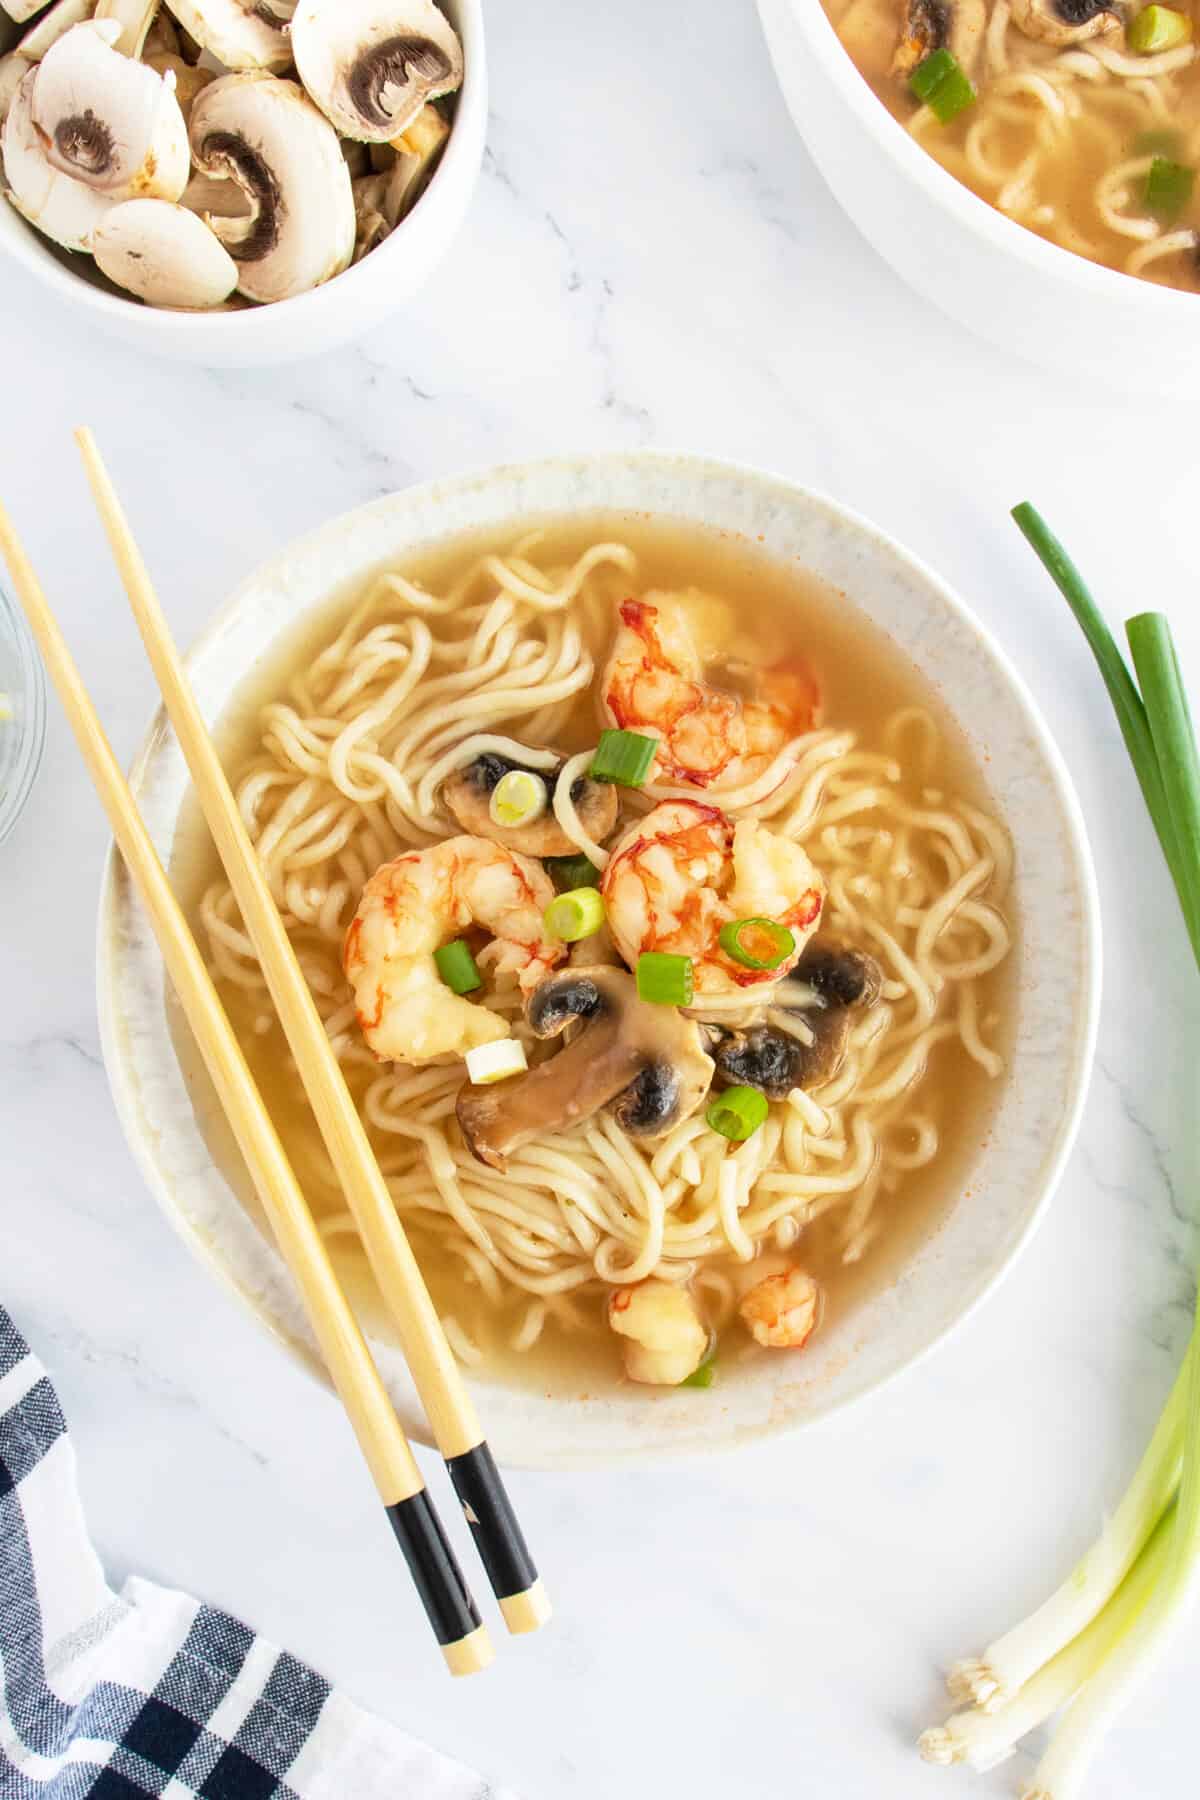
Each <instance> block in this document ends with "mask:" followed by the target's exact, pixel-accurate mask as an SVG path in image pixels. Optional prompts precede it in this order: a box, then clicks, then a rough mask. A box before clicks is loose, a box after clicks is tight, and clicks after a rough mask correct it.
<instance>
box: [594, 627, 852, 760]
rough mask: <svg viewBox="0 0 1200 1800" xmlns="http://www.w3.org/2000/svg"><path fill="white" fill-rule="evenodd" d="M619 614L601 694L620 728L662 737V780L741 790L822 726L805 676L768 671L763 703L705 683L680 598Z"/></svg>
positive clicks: (795, 669)
mask: <svg viewBox="0 0 1200 1800" xmlns="http://www.w3.org/2000/svg"><path fill="white" fill-rule="evenodd" d="M618 613H619V616H620V621H621V622H620V625H619V626H618V629H617V635H616V639H615V641H614V643H613V649H612V655H611V656H610V658H609V661H608V666H607V668H606V669H605V671H604V678H603V682H602V686H601V693H602V696H603V700H604V706H605V710H606V712H607V714H608V717H609V718H610V719H611V720H612V722H613V724H614V725H618V726H620V727H622V728H625V729H629V730H634V731H636V730H639V729H644V730H647V731H653V732H655V733H657V735H658V737H659V738H660V740H661V746H660V749H659V751H658V755H657V758H656V765H655V766H656V771H657V775H658V777H659V779H665V780H668V781H677V782H681V783H682V784H683V785H684V786H687V787H700V788H707V787H715V788H722V787H725V788H731V787H738V786H740V785H741V784H742V783H744V782H746V781H752V780H753V779H754V778H755V776H756V775H758V774H759V773H760V772H761V770H762V769H763V768H764V767H765V765H766V764H767V763H768V762H769V761H770V759H771V758H772V757H773V756H776V755H777V754H778V752H779V751H780V750H782V749H783V748H784V746H785V745H786V744H787V742H788V740H789V739H790V738H794V737H798V736H800V735H801V734H802V733H803V732H806V731H810V730H811V729H812V727H813V726H814V725H815V724H816V722H817V718H818V714H819V710H820V696H819V693H818V690H817V686H816V683H815V681H814V680H813V677H812V674H811V671H810V670H808V669H807V668H805V667H803V666H801V665H799V664H795V665H791V664H787V665H781V666H779V667H777V668H775V669H768V670H766V671H764V672H763V673H762V674H761V675H760V676H759V678H758V683H757V686H758V693H757V695H756V696H755V697H754V698H751V699H742V698H741V697H740V696H739V695H737V694H731V693H726V692H724V691H723V690H722V689H720V688H717V687H713V686H712V685H711V684H710V683H708V682H706V681H705V680H704V665H703V663H702V661H701V658H700V655H699V652H698V651H697V648H696V643H695V639H694V637H693V634H692V630H691V627H690V625H689V623H688V616H687V613H686V611H685V609H684V607H683V605H682V604H681V602H680V601H679V600H678V599H677V598H676V597H675V596H673V595H671V594H660V593H653V594H650V595H648V596H647V598H646V599H644V600H623V601H622V602H621V604H620V606H619V607H618Z"/></svg>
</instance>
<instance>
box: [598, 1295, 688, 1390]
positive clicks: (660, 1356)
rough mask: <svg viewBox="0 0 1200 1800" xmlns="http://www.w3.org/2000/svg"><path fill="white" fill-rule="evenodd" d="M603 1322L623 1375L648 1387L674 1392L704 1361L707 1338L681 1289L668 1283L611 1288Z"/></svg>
mask: <svg viewBox="0 0 1200 1800" xmlns="http://www.w3.org/2000/svg"><path fill="white" fill-rule="evenodd" d="M608 1322H609V1324H610V1325H611V1326H612V1328H613V1330H614V1331H615V1332H616V1333H617V1335H618V1337H623V1338H624V1339H625V1340H626V1342H625V1343H624V1344H623V1345H622V1347H621V1348H622V1355H623V1357H624V1360H625V1373H626V1374H627V1375H628V1376H629V1379H630V1380H631V1381H644V1382H648V1383H649V1384H650V1385H651V1386H653V1387H678V1386H679V1383H680V1382H681V1381H686V1380H687V1378H688V1376H689V1375H690V1374H691V1373H692V1372H693V1370H695V1369H698V1368H699V1367H700V1364H701V1363H702V1362H703V1361H704V1355H705V1352H706V1351H707V1349H708V1332H707V1331H706V1330H705V1328H704V1323H703V1321H702V1320H701V1318H700V1314H699V1313H698V1312H697V1310H696V1303H695V1301H694V1300H693V1299H692V1297H691V1295H690V1294H689V1293H688V1291H687V1289H686V1288H681V1287H676V1286H675V1285H674V1284H673V1283H672V1282H669V1281H653V1280H651V1281H639V1282H638V1284H637V1286H636V1287H623V1288H617V1289H616V1291H615V1292H614V1294H613V1295H612V1297H611V1299H610V1300H609V1303H608Z"/></svg>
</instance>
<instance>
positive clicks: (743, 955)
mask: <svg viewBox="0 0 1200 1800" xmlns="http://www.w3.org/2000/svg"><path fill="white" fill-rule="evenodd" d="M719 941H720V945H721V948H722V950H723V951H724V952H725V954H726V956H730V957H732V958H733V960H734V962H736V963H741V965H742V967H743V968H744V969H777V968H778V967H779V965H780V963H781V962H786V961H787V959H788V957H789V956H790V955H791V954H792V951H793V950H794V949H795V948H796V940H795V938H794V937H793V936H792V934H791V932H790V931H789V930H788V928H787V926H786V925H776V923H775V921H774V920H773V919H733V920H731V921H730V923H729V924H728V925H722V927H721V932H720V939H719Z"/></svg>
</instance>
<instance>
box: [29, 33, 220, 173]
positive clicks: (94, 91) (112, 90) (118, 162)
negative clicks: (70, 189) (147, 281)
mask: <svg viewBox="0 0 1200 1800" xmlns="http://www.w3.org/2000/svg"><path fill="white" fill-rule="evenodd" d="M119 32H120V26H119V25H118V24H117V22H116V20H115V19H107V20H102V21H100V22H99V23H97V22H95V21H93V22H92V23H90V24H87V25H76V26H75V27H74V28H73V29H72V30H71V31H68V32H67V34H66V36H65V37H62V38H60V39H59V41H58V43H57V44H55V45H54V46H53V47H52V48H51V49H50V50H48V51H47V52H46V55H45V56H44V57H43V58H42V61H41V63H40V64H39V66H38V71H37V78H36V81H35V83H34V89H33V121H34V124H35V125H36V127H37V129H38V131H39V132H40V133H41V135H42V140H43V142H44V144H45V146H46V157H47V160H48V161H49V162H50V164H51V165H52V166H53V167H54V168H56V169H59V170H61V172H62V173H63V174H64V175H70V176H71V177H72V178H73V179H74V180H76V181H82V182H84V183H85V184H86V185H87V186H88V187H93V188H97V189H99V190H100V192H101V193H104V194H106V195H107V196H108V198H109V199H110V200H114V201H115V200H132V199H135V198H147V199H152V198H156V199H161V200H178V198H179V196H180V195H181V194H182V192H183V190H184V188H185V187H186V186H187V178H188V168H189V155H188V141H187V128H186V126H185V125H184V122H183V114H182V112H181V111H180V109H179V102H178V101H177V100H176V98H175V82H174V78H173V77H172V76H169V75H166V76H164V75H157V74H155V72H154V70H153V69H147V68H145V67H143V65H142V64H141V63H137V62H133V61H132V60H131V59H130V58H129V57H128V56H122V55H121V53H120V51H119V50H114V49H113V48H112V44H113V40H114V38H115V37H116V36H117V35H118V34H119Z"/></svg>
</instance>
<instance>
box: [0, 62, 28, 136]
mask: <svg viewBox="0 0 1200 1800" xmlns="http://www.w3.org/2000/svg"><path fill="white" fill-rule="evenodd" d="M34 66H35V65H34V64H33V63H31V62H30V60H29V58H28V57H27V56H22V55H21V52H20V51H19V50H10V52H9V54H8V55H7V56H0V125H3V123H4V121H5V119H7V117H8V109H9V107H10V106H11V105H12V103H13V101H14V100H15V99H16V97H17V89H18V88H19V87H20V85H21V83H22V82H23V81H24V79H25V77H26V76H27V75H28V74H29V71H30V70H31V69H32V68H33V67H34Z"/></svg>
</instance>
